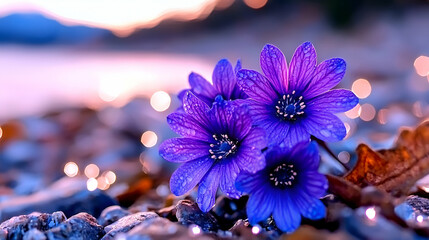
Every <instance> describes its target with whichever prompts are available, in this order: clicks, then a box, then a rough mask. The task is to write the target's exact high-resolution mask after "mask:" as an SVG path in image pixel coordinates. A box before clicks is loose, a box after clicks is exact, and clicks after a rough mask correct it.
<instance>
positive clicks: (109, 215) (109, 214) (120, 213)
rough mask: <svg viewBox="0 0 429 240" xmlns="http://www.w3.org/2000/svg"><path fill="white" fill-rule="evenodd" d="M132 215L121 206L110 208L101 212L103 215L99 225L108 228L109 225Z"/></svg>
mask: <svg viewBox="0 0 429 240" xmlns="http://www.w3.org/2000/svg"><path fill="white" fill-rule="evenodd" d="M130 214H131V213H130V212H129V211H127V210H125V209H123V208H121V207H120V206H117V205H115V206H110V207H108V208H106V209H104V210H103V212H101V215H100V217H99V218H98V223H99V224H100V225H101V226H103V227H106V226H107V225H110V224H112V223H114V222H116V221H118V220H119V219H121V218H123V217H125V216H128V215H130Z"/></svg>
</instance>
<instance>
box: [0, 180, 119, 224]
mask: <svg viewBox="0 0 429 240" xmlns="http://www.w3.org/2000/svg"><path fill="white" fill-rule="evenodd" d="M116 204H117V203H116V201H115V200H113V199H112V198H111V197H109V196H108V195H106V194H105V193H104V192H102V191H99V190H96V191H93V192H90V191H88V190H87V189H86V179H83V178H77V177H75V178H68V177H67V178H63V179H60V180H59V181H57V182H56V183H54V184H53V185H51V186H50V187H49V188H47V189H45V190H43V191H40V192H37V193H34V194H32V195H28V196H18V197H14V198H9V199H7V200H6V201H3V202H1V203H0V222H2V221H5V220H6V219H9V218H11V217H13V216H18V215H25V214H29V213H32V212H48V213H50V212H55V211H62V212H64V214H65V215H66V216H72V215H74V214H77V213H79V212H87V213H89V214H91V215H93V216H96V217H98V216H99V215H100V213H101V212H102V211H103V210H104V209H105V208H106V207H109V206H112V205H116Z"/></svg>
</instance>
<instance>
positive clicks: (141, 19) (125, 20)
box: [0, 0, 226, 37]
mask: <svg viewBox="0 0 429 240" xmlns="http://www.w3.org/2000/svg"><path fill="white" fill-rule="evenodd" d="M218 2H219V0H187V1H177V0H157V1H150V0H146V1H144V0H122V1H116V0H91V1H87V0H61V1H58V0H20V1H16V0H2V1H0V16H2V15H7V14H11V13H15V12H40V13H42V14H44V15H46V16H48V17H51V18H55V19H56V20H58V21H60V22H61V23H63V24H66V25H87V26H91V27H99V28H105V29H109V30H112V31H113V32H114V33H115V34H116V35H118V36H121V37H122V36H127V35H129V34H131V33H132V32H134V31H135V30H136V29H138V28H151V27H154V26H156V25H158V24H159V23H160V22H161V21H163V20H166V19H175V20H180V21H190V20H195V19H199V18H204V17H207V16H208V15H209V14H210V13H211V12H212V11H213V9H214V8H215V7H216V5H217V3H218ZM221 2H223V3H222V4H221V5H223V6H225V4H226V3H225V1H224V0H223V1H221ZM95 9H96V10H95Z"/></svg>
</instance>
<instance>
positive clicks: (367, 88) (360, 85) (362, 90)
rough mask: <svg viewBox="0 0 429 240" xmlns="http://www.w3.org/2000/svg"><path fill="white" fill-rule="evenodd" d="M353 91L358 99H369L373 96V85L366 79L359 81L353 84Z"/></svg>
mask: <svg viewBox="0 0 429 240" xmlns="http://www.w3.org/2000/svg"><path fill="white" fill-rule="evenodd" d="M352 91H353V92H354V94H356V96H357V97H358V98H361V99H363V98H367V97H368V96H369V95H370V94H371V84H370V83H369V81H368V80H366V79H363V78H360V79H357V80H356V81H354V82H353V85H352Z"/></svg>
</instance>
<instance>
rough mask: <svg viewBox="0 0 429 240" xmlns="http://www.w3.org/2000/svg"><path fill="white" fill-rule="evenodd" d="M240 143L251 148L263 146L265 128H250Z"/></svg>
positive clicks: (264, 145) (265, 143) (265, 139)
mask: <svg viewBox="0 0 429 240" xmlns="http://www.w3.org/2000/svg"><path fill="white" fill-rule="evenodd" d="M241 145H242V146H246V147H250V148H252V149H262V148H265V147H266V146H267V138H266V136H265V130H264V129H262V128H259V127H254V128H252V129H251V130H250V131H249V133H248V134H247V135H246V137H245V138H244V139H243V141H242V142H241Z"/></svg>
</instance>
